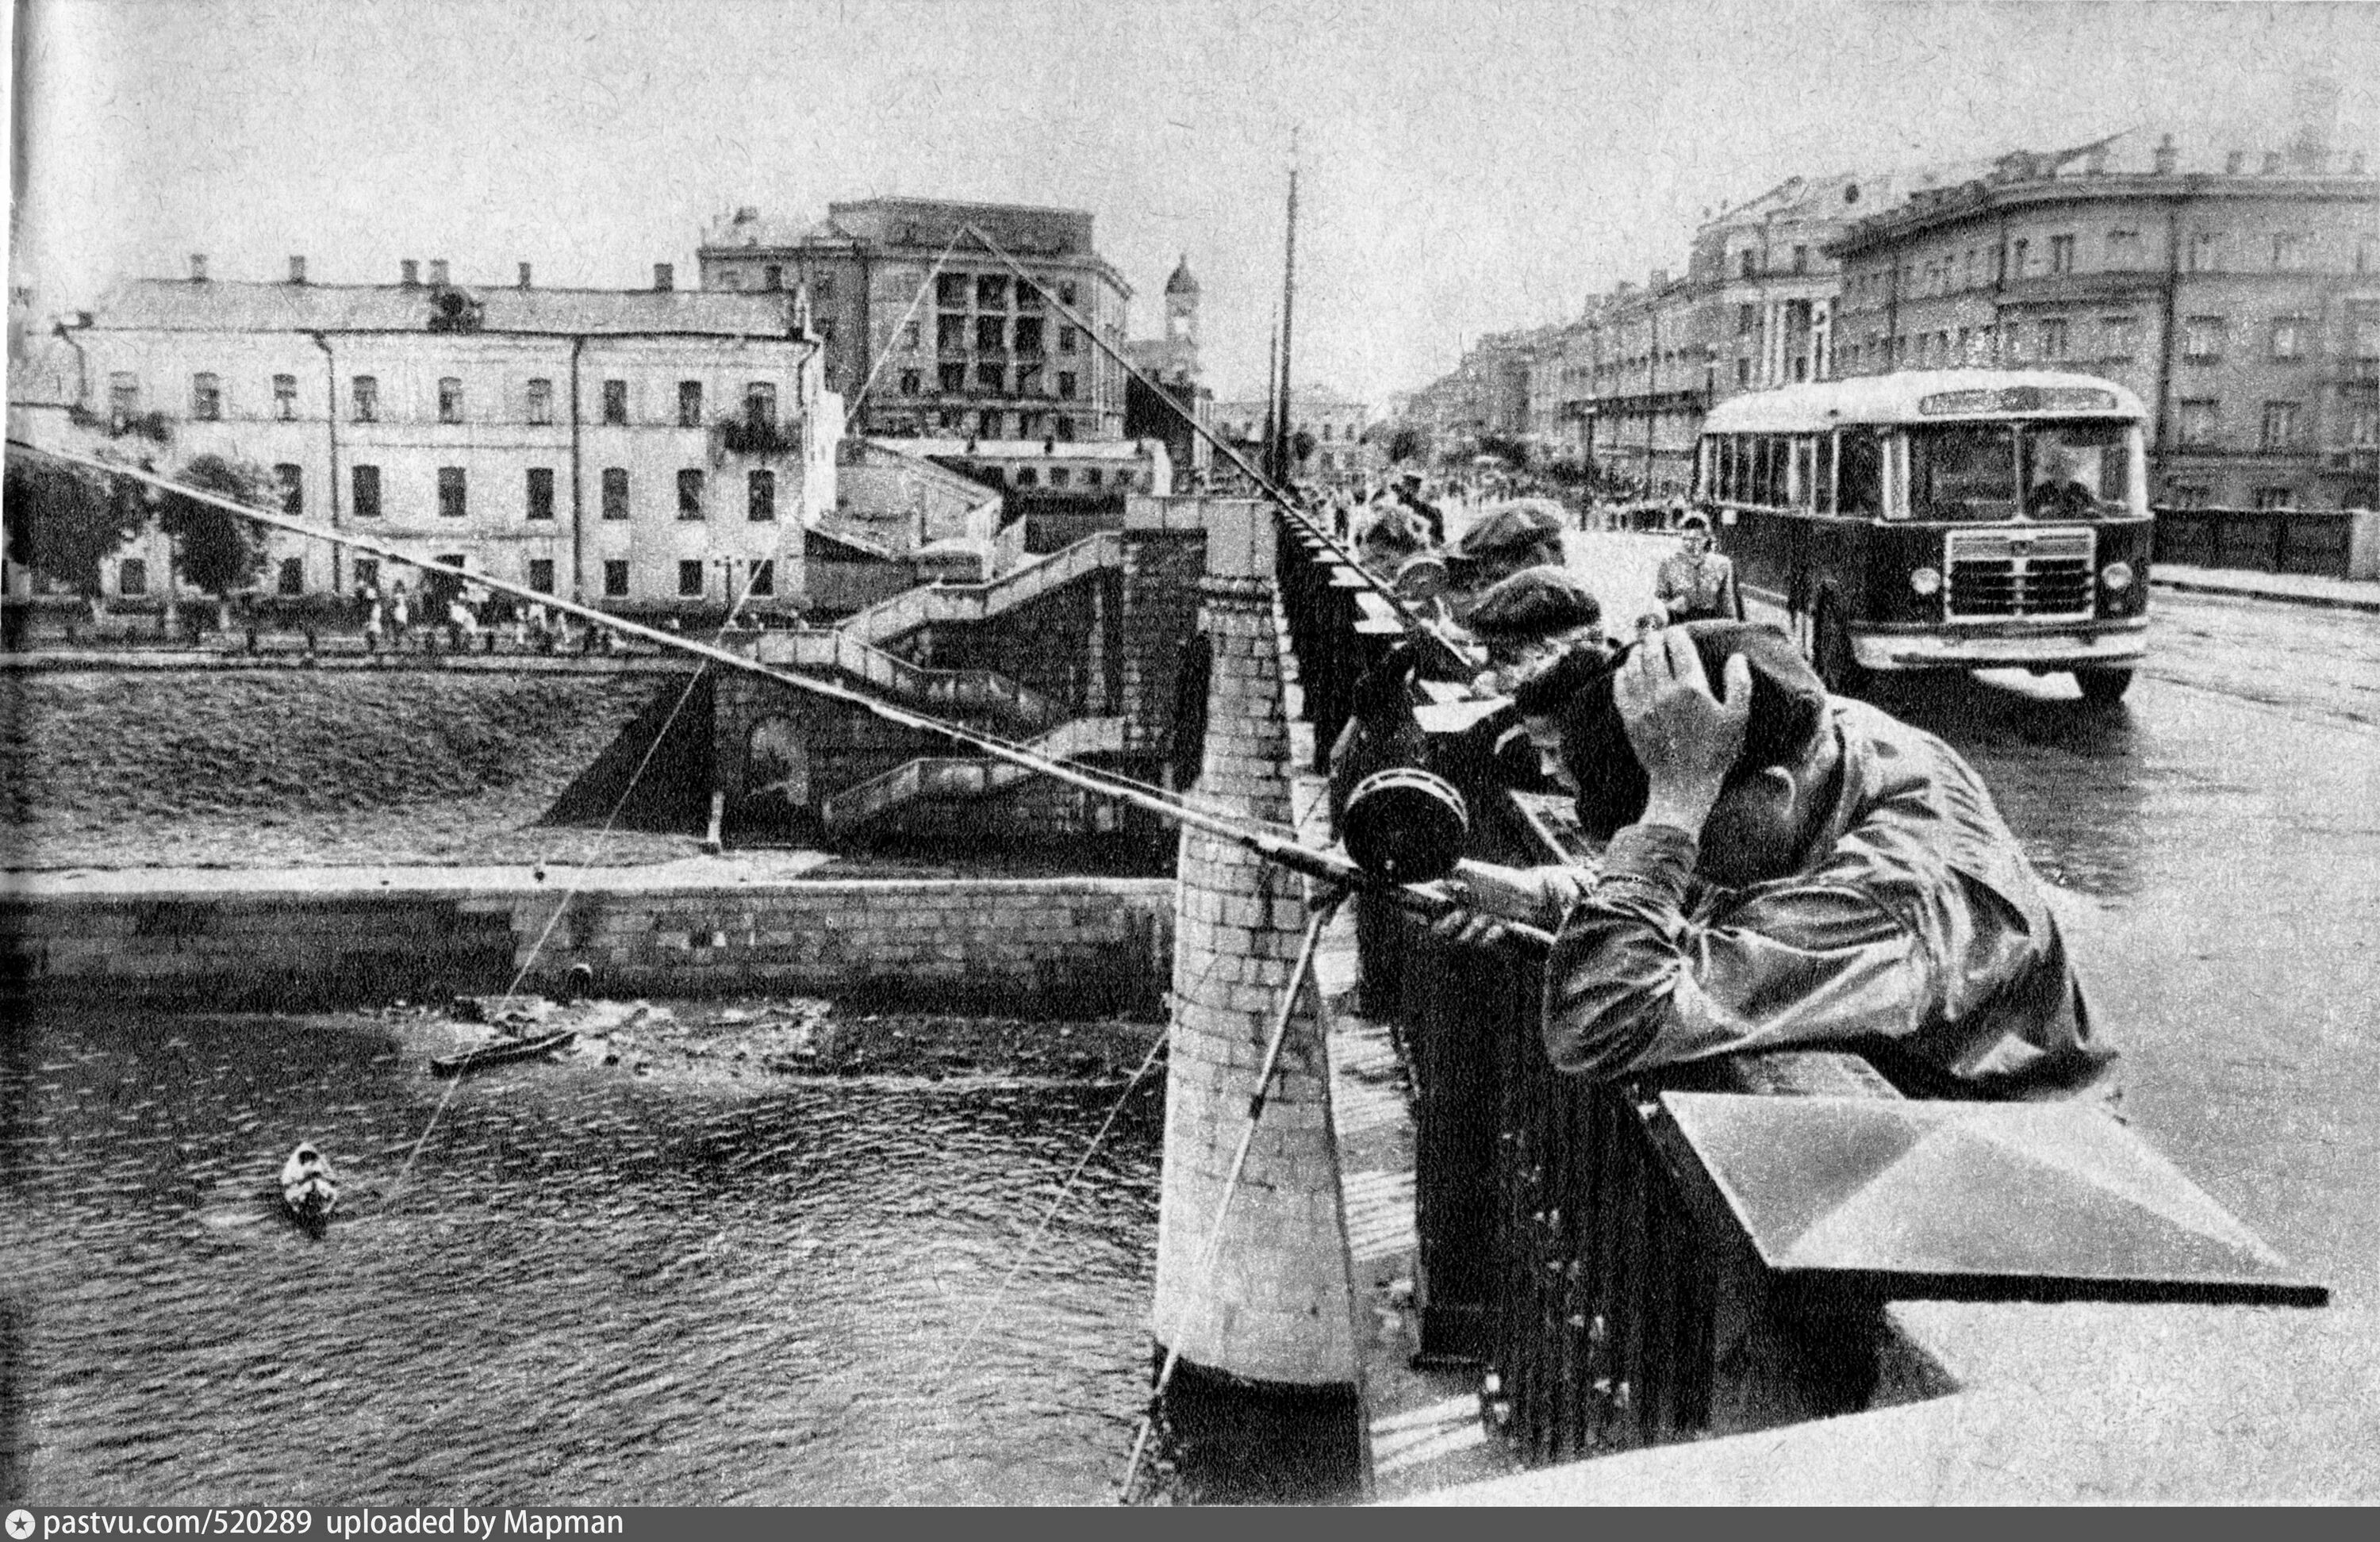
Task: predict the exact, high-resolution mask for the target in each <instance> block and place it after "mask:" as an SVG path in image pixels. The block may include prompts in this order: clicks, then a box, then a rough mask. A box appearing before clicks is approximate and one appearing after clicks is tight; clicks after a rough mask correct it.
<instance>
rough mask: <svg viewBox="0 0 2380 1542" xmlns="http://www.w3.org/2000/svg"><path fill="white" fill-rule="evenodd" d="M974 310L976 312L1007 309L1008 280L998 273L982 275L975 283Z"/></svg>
mask: <svg viewBox="0 0 2380 1542" xmlns="http://www.w3.org/2000/svg"><path fill="white" fill-rule="evenodd" d="M975 308H976V309H977V310H1007V309H1008V280H1007V279H1005V278H1003V277H1002V276H1001V275H1000V274H998V273H984V274H982V275H980V276H979V277H977V279H976V281H975Z"/></svg>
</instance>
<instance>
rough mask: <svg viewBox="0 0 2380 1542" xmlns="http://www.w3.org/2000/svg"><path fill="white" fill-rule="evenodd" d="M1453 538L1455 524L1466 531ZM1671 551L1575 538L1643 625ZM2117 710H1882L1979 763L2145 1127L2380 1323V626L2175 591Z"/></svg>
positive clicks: (1655, 542)
mask: <svg viewBox="0 0 2380 1542" xmlns="http://www.w3.org/2000/svg"><path fill="white" fill-rule="evenodd" d="M1455 523H1456V524H1457V527H1458V528H1460V525H1461V522H1460V521H1459V520H1458V521H1456V522H1455ZM1670 544H1671V543H1670V541H1669V540H1666V539H1663V538H1654V537H1644V536H1628V535H1590V536H1573V537H1571V538H1570V545H1571V558H1572V563H1573V566H1574V567H1575V568H1576V569H1577V570H1578V571H1579V572H1581V573H1582V574H1584V575H1585V576H1586V577H1587V578H1588V581H1589V582H1590V583H1591V584H1592V585H1593V586H1594V587H1595V588H1596V589H1597V593H1598V595H1599V596H1600V597H1601V598H1602V600H1603V601H1604V606H1605V614H1606V617H1607V621H1608V623H1609V625H1611V627H1612V629H1613V630H1615V631H1624V630H1625V626H1626V622H1627V621H1628V619H1629V618H1630V617H1633V616H1634V615H1636V614H1637V613H1641V612H1642V611H1643V610H1644V609H1645V608H1646V602H1647V601H1649V599H1650V595H1651V577H1652V571H1653V567H1654V565H1655V564H1656V563H1658V560H1659V558H1660V556H1661V555H1662V554H1663V553H1664V552H1667V551H1668V550H1669V549H1670ZM2151 615H2152V621H2151V626H2150V660H2149V662H2148V663H2147V665H2146V666H2145V667H2144V668H2143V670H2142V671H2141V673H2140V675H2139V677H2138V678H2137V679H2136V680H2135V682H2134V684H2133V686H2132V689H2131V693H2130V694H2129V695H2128V696H2127V697H2126V698H2125V699H2124V701H2123V702H2122V703H2121V704H2120V705H2119V707H2117V708H2115V709H2114V710H2091V709H2088V708H2086V707H2085V706H2084V705H2083V702H2082V701H2081V700H2080V698H2079V697H2078V696H2077V694H2076V691H2075V687H2074V686H2073V683H2072V681H2071V680H2070V678H2069V677H2067V676H2065V675H2062V674H2058V675H2049V676H2044V677H2039V678H2036V677H2034V676H2032V675H2029V674H2023V673H2022V672H2009V671H1997V672H1993V673H1990V674H1981V675H1963V674H1952V675H1936V676H1926V677H1923V679H1922V680H1920V681H1918V682H1916V683H1913V684H1907V685H1901V684H1898V683H1895V684H1888V686H1885V687H1884V688H1883V689H1882V690H1880V691H1879V692H1878V693H1877V699H1878V701H1879V703H1880V704H1881V705H1884V706H1885V707H1887V708H1888V710H1892V711H1893V712H1895V713H1896V714H1897V715H1899V716H1900V717H1902V718H1904V719H1906V720H1908V721H1910V722H1914V723H1916V724H1918V725H1920V726H1922V727H1924V728H1926V729H1928V730H1929V731H1931V732H1933V733H1936V734H1938V735H1941V736H1942V737H1943V738H1944V739H1945V740H1947V741H1948V742H1949V743H1950V744H1951V745H1952V746H1954V747H1957V748H1958V749H1959V750H1960V751H1961V753H1963V754H1965V755H1966V756H1967V757H1968V758H1969V759H1971V760H1973V762H1974V764H1975V765H1976V767H1977V769H1978V770H1980V771H1982V772H1983V774H1984V777H1985V781H1986V782H1987V783H1989V784H1990V786H1991V788H1992V791H1993V794H1994V795H1995V796H1996V797H1997V798H1998V801H1999V804H2000V808H2001V812H2002V813H2003V814H2004V815H2005V816H2006V817H2007V819H2008V821H2009V824H2010V828H2011V829H2013V830H2014V831H2015V832H2016V833H2017V835H2018V837H2019V838H2020V839H2021V840H2022V842H2023V843H2024V845H2025V848H2026V852H2027V854H2028V855H2029V856H2031V857H2032V859H2033V862H2034V866H2035V868H2037V869H2038V870H2039V871H2040V873H2041V874H2042V876H2043V877H2044V878H2045V879H2046V880H2049V882H2050V884H2051V885H2052V886H2053V898H2054V900H2055V903H2056V904H2057V905H2058V910H2059V912H2060V914H2061V917H2064V919H2065V920H2066V921H2067V923H2068V925H2069V926H2070V929H2071V930H2072V932H2073V934H2074V938H2073V940H2074V944H2075V949H2076V953H2077V956H2078V957H2079V958H2080V959H2081V960H2082V961H2083V965H2084V967H2085V968H2086V970H2087V974H2088V980H2089V983H2090V986H2091V989H2092V991H2093V998H2094V1004H2095V1009H2096V1011H2097V1014H2098V1016H2099V1020H2100V1024H2101V1026H2102V1028H2103V1030H2104V1031H2105V1032H2106V1033H2107V1035H2108V1036H2109V1037H2110V1038H2111V1039H2112V1040H2113V1041H2114V1042H2115V1043H2116V1044H2117V1045H2118V1046H2119V1048H2120V1049H2121V1050H2122V1051H2123V1057H2124V1058H2123V1064H2122V1072H2123V1084H2124V1088H2125V1091H2124V1097H2123V1101H2122V1105H2121V1106H2122V1108H2123V1110H2124V1112H2125V1115H2126V1117H2127V1118H2128V1119H2130V1120H2131V1122H2132V1123H2133V1124H2134V1126H2135V1128H2136V1129H2138V1130H2139V1131H2140V1132H2141V1133H2142V1134H2143V1135H2146V1136H2147V1137H2148V1138H2149V1139H2150V1141H2151V1142H2152V1144H2154V1145H2155V1146H2157V1147H2159V1148H2160V1149H2162V1150H2163V1151H2164V1152H2165V1153H2166V1154H2167V1155H2168V1157H2170V1158H2171V1159H2172V1160H2174V1161H2175V1162H2176V1163H2177V1165H2179V1166H2180V1167H2181V1168H2182V1169H2183V1171H2185V1172H2188V1173H2189V1174H2190V1175H2191V1176H2192V1178H2193V1179H2194V1180H2196V1181H2197V1182H2198V1183H2199V1184H2200V1185H2201V1186H2202V1187H2204V1188H2205V1189H2206V1190H2207V1191H2208V1192H2209V1193H2210V1194H2212V1195H2214V1196H2215V1197H2216V1198H2217V1199H2218V1200H2220V1201H2221V1202H2222V1203H2223V1204H2224V1205H2225V1206H2226V1207H2227V1208H2229V1209H2230V1210H2232V1212H2233V1213H2234V1214H2236V1215H2238V1216H2239V1217H2240V1219H2241V1220H2244V1221H2246V1222H2247V1223H2248V1224H2249V1225H2250V1227H2252V1228H2253V1230H2255V1231H2257V1232H2260V1233H2261V1234H2263V1235H2264V1236H2265V1238H2266V1239H2267V1240H2268V1241H2270V1242H2271V1243H2272V1244H2273V1245H2275V1246H2276V1247H2277V1248H2279V1249H2280V1250H2281V1252H2282V1253H2284V1254H2285V1255H2287V1256H2288V1257H2289V1259H2290V1260H2291V1262H2293V1263H2295V1264H2297V1265H2299V1266H2300V1267H2301V1269H2305V1270H2307V1271H2309V1272H2311V1273H2312V1274H2313V1275H2314V1277H2316V1278H2318V1279H2320V1280H2321V1281H2323V1282H2325V1283H2326V1284H2328V1285H2330V1286H2331V1287H2332V1289H2333V1291H2334V1293H2335V1296H2336V1298H2337V1300H2338V1304H2339V1305H2341V1306H2352V1307H2354V1308H2356V1309H2359V1310H2371V1309H2373V1308H2374V1307H2375V1306H2380V1247H2375V1246H2374V1236H2373V1229H2374V1220H2375V1217H2380V1107H2375V1105H2374V1101H2373V1099H2372V1090H2371V1089H2372V1088H2374V1087H2380V615H2373V614H2369V613H2358V612H2350V611H2337V610H2325V609H2320V608H2315V607H2310V606H2303V605H2290V604H2282V603H2277V602H2269V601H2239V600H2230V599H2224V598H2217V597H2213V596H2204V595H2195V594H2179V593H2174V592H2171V591H2167V590H2159V591H2157V592H2156V593H2155V596H2154V598H2153V600H2152V601H2151Z"/></svg>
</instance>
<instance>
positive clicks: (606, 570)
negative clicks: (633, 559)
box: [603, 557, 628, 600]
mask: <svg viewBox="0 0 2380 1542" xmlns="http://www.w3.org/2000/svg"><path fill="white" fill-rule="evenodd" d="M627 592H628V564H627V560H626V559H625V558H623V557H608V558H606V559H604V563H603V597H604V598H605V599H606V600H619V599H624V598H625V596H626V595H627Z"/></svg>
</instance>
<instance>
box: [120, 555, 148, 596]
mask: <svg viewBox="0 0 2380 1542" xmlns="http://www.w3.org/2000/svg"><path fill="white" fill-rule="evenodd" d="M115 592H116V593H118V594H123V595H130V596H133V597H134V598H138V597H139V596H140V595H144V594H146V593H148V592H149V565H148V564H147V563H145V562H142V561H141V560H140V558H139V557H127V558H125V559H124V560H123V561H122V562H120V563H117V564H116V565H115Z"/></svg>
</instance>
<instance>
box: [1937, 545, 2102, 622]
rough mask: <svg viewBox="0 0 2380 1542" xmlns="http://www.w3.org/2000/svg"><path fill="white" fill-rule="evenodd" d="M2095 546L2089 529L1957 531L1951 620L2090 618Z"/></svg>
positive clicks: (1953, 548)
mask: <svg viewBox="0 0 2380 1542" xmlns="http://www.w3.org/2000/svg"><path fill="white" fill-rule="evenodd" d="M2092 545H2093V532H2092V531H2090V530H2087V529H2084V530H2078V529H2057V530H2032V529H2015V530H2007V529H1994V530H1953V531H1951V532H1950V533H1949V552H1948V553H1947V556H1948V560H1949V576H1950V593H1949V617H1950V619H1952V620H1954V621H1956V620H1973V619H1979V618H1983V617H1987V616H2087V615H2089V614H2090V613H2091V589H2092V583H2091V574H2092V565H2091V556H2092Z"/></svg>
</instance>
